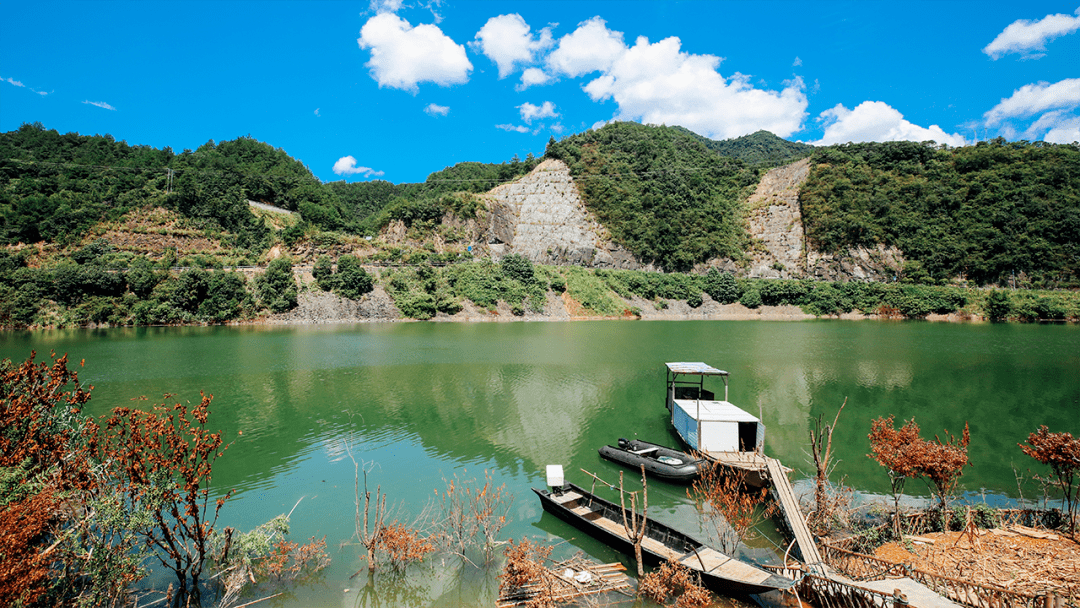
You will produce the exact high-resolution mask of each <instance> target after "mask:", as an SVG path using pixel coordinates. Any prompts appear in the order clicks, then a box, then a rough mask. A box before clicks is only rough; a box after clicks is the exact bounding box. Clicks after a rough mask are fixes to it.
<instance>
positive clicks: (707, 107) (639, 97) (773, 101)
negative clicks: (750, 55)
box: [584, 37, 807, 139]
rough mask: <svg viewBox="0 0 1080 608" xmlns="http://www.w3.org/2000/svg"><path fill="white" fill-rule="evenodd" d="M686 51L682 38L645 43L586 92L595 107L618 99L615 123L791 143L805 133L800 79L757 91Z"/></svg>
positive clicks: (709, 58)
mask: <svg viewBox="0 0 1080 608" xmlns="http://www.w3.org/2000/svg"><path fill="white" fill-rule="evenodd" d="M681 45H682V43H681V41H680V40H679V39H678V38H677V37H671V38H666V39H664V40H661V41H659V42H657V43H655V44H650V43H649V41H648V39H646V38H644V37H640V38H638V39H637V41H636V43H635V44H634V46H633V47H631V48H629V49H626V50H625V52H624V53H622V54H621V55H620V56H619V57H618V58H616V59H615V60H614V61H613V62H612V64H611V65H610V66H609V67H608V68H606V69H604V70H603V73H602V74H601V75H600V76H598V77H597V78H596V79H594V80H593V81H591V82H589V83H588V84H587V85H585V87H584V89H585V92H586V93H588V95H589V96H590V97H591V98H592V99H593V100H594V101H603V100H605V99H608V98H611V99H614V100H615V102H616V103H617V104H618V106H619V110H618V113H617V115H616V116H615V119H616V120H641V121H642V122H644V123H648V124H667V125H680V126H683V127H686V128H688V129H690V130H692V131H694V132H696V133H699V134H701V135H704V136H706V137H711V138H720V139H723V138H729V137H737V136H740V135H745V134H747V133H752V132H754V131H757V130H759V129H765V130H768V131H771V132H773V133H774V134H776V135H778V136H780V137H787V136H788V135H790V134H791V133H793V132H795V131H798V130H799V129H801V128H802V123H803V119H804V118H805V116H806V107H807V99H806V93H805V87H804V86H803V82H802V80H801V79H799V78H796V79H794V80H792V81H790V82H787V83H785V87H784V88H783V89H782V90H780V91H766V90H763V89H757V88H754V87H753V86H752V85H751V84H750V82H749V77H748V76H744V75H742V74H739V73H735V74H734V75H732V77H730V78H724V77H723V76H721V75H720V73H719V72H718V71H717V67H718V66H719V65H720V61H721V60H720V58H719V57H716V56H713V55H694V54H689V53H684V52H682V51H681Z"/></svg>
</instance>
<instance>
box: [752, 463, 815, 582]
mask: <svg viewBox="0 0 1080 608" xmlns="http://www.w3.org/2000/svg"><path fill="white" fill-rule="evenodd" d="M763 458H764V459H765V461H766V466H767V468H768V474H769V481H770V482H771V483H772V491H773V497H774V499H775V500H776V502H777V504H779V505H780V512H781V513H782V514H783V515H784V520H785V521H787V525H788V529H789V530H791V534H792V536H793V537H795V545H796V546H797V547H798V549H799V555H800V556H801V557H802V561H803V563H804V564H806V565H807V567H808V568H809V569H810V571H811V572H814V571H818V572H819V573H824V570H825V568H826V566H825V564H824V562H823V561H822V559H821V554H820V553H818V548H817V544H815V543H814V535H813V534H811V533H810V528H809V527H808V526H807V525H806V519H805V518H804V517H803V514H802V509H800V508H799V499H798V498H796V497H795V490H794V488H792V487H791V481H790V480H788V477H787V473H786V472H784V467H783V465H781V464H780V461H779V460H777V459H775V458H768V457H763Z"/></svg>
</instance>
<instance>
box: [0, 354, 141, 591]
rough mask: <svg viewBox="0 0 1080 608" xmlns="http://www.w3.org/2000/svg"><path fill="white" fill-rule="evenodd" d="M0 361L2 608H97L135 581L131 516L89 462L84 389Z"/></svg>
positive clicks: (27, 365) (55, 374)
mask: <svg viewBox="0 0 1080 608" xmlns="http://www.w3.org/2000/svg"><path fill="white" fill-rule="evenodd" d="M34 358H35V353H32V354H31V355H30V358H29V359H27V360H26V361H25V362H23V363H21V364H18V365H16V364H13V363H12V362H10V361H8V360H4V361H3V362H0V555H2V556H3V558H2V559H0V605H12V604H21V605H23V606H36V605H41V606H65V605H84V606H90V605H103V604H109V603H113V602H115V601H117V600H118V599H120V598H121V596H122V595H123V594H124V592H125V591H126V588H127V586H128V585H129V584H130V583H131V582H133V581H135V580H138V579H139V578H141V576H142V569H141V567H140V561H141V557H142V555H143V554H144V551H145V550H144V549H143V548H142V547H141V545H140V544H139V543H138V540H137V539H136V538H135V535H134V526H135V523H134V522H133V521H132V520H133V518H132V517H131V516H130V515H128V516H125V514H122V513H120V512H119V509H118V508H117V506H118V505H117V501H116V499H115V497H114V496H112V495H111V493H110V492H108V487H107V483H105V482H106V480H107V471H105V470H104V469H103V468H102V467H100V466H97V465H95V462H94V460H93V459H92V458H91V447H90V444H91V440H92V438H93V437H95V436H96V434H97V431H98V429H97V426H96V425H95V424H94V423H93V421H92V420H90V419H88V418H86V417H84V416H82V415H80V409H81V407H82V406H83V404H85V403H86V402H87V401H88V400H89V399H90V392H89V389H84V388H83V387H82V386H80V385H79V382H78V374H77V373H76V372H75V371H73V370H69V369H68V367H67V356H63V357H60V358H55V356H54V357H53V361H52V363H51V364H49V363H35V362H34Z"/></svg>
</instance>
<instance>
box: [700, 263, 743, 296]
mask: <svg viewBox="0 0 1080 608" xmlns="http://www.w3.org/2000/svg"><path fill="white" fill-rule="evenodd" d="M702 291H704V292H705V293H707V294H709V297H710V298H712V299H713V300H715V301H717V302H719V303H721V304H731V303H733V302H738V301H739V296H740V295H742V294H741V292H740V291H739V285H738V283H736V282H735V277H734V276H732V274H731V273H730V272H723V273H722V272H720V271H718V270H717V269H715V268H710V269H709V272H708V273H706V275H705V277H704V278H703V279H702Z"/></svg>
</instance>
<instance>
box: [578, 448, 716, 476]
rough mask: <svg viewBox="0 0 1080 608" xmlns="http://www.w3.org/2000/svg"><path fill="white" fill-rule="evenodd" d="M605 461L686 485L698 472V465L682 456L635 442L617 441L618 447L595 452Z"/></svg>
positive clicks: (697, 462)
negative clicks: (643, 469) (605, 459)
mask: <svg viewBox="0 0 1080 608" xmlns="http://www.w3.org/2000/svg"><path fill="white" fill-rule="evenodd" d="M599 452H600V455H601V456H603V457H604V458H607V459H608V460H611V461H614V462H617V463H619V464H623V465H626V466H628V467H630V468H632V469H634V470H635V471H640V470H641V467H642V466H644V467H645V475H646V476H647V477H650V478H660V479H663V480H666V481H676V482H684V483H688V482H690V481H692V480H693V479H694V478H695V477H697V475H698V473H699V472H700V468H699V465H700V463H701V461H699V460H696V459H695V458H694V457H693V456H690V455H689V454H687V453H685V452H680V451H678V450H673V449H671V448H666V447H664V446H662V445H659V444H656V443H649V442H648V441H640V440H638V439H634V440H630V441H628V440H626V439H622V438H620V439H619V443H618V445H605V446H604V447H602V448H600V450H599Z"/></svg>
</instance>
